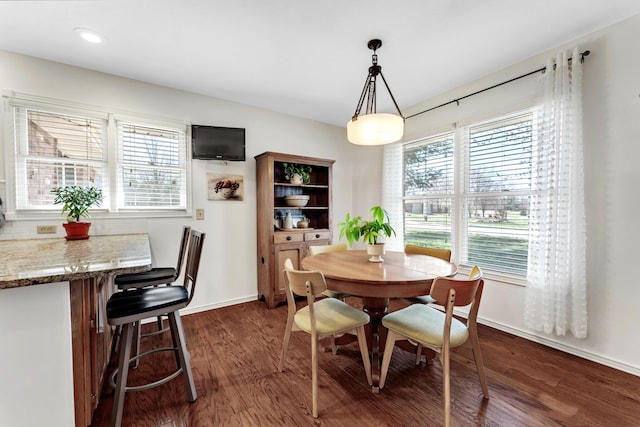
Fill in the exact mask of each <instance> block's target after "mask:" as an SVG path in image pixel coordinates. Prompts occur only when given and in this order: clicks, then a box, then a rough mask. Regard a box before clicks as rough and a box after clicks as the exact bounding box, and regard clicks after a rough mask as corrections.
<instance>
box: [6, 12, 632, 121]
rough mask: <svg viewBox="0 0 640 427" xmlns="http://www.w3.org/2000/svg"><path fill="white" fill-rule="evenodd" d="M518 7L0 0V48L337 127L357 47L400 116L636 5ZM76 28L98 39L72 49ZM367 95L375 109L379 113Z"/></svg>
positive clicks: (350, 88) (360, 71) (383, 101)
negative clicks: (376, 68) (378, 72)
mask: <svg viewBox="0 0 640 427" xmlns="http://www.w3.org/2000/svg"><path fill="white" fill-rule="evenodd" d="M526 5H527V6H525V2H524V1H513V0H483V1H479V0H396V1H391V0H322V1H311V0H173V1H172V0H135V1H131V0H85V1H28V0H27V1H25V0H23V1H6V0H0V49H4V50H8V51H12V52H18V53H22V54H25V55H31V56H35V57H40V58H44V59H48V60H52V61H57V62H62V63H65V64H71V65H75V66H78V67H83V68H88V69H92V70H97V71H102V72H105V73H110V74H115V75H118V76H124V77H128V78H132V79H137V80H142V81H145V82H151V83H155V84H159V85H164V86H169V87H173V88H177V89H182V90H186V91H190V92H195V93H200V94H204V95H209V96H213V97H216V98H221V99H227V100H232V101H237V102H241V103H244V104H249V105H253V106H257V107H261V108H266V109H269V110H273V111H278V112H282V113H287V114H292V115H295V116H299V117H306V118H310V119H314V120H318V121H321V122H325V123H331V124H335V125H339V126H345V124H346V122H347V121H348V120H349V118H350V117H351V116H352V115H353V112H354V110H355V107H356V103H357V100H358V98H359V96H360V92H361V91H362V86H363V84H364V82H365V77H366V74H367V68H368V67H369V65H371V53H372V52H371V51H370V50H369V49H368V48H367V41H368V40H369V39H372V38H380V39H382V42H383V45H382V47H381V48H380V49H379V50H378V52H377V53H378V58H379V64H380V65H381V66H382V70H383V73H384V76H385V77H386V79H387V82H388V83H389V86H390V87H391V90H392V91H393V94H394V96H395V98H396V100H397V101H398V104H399V105H400V108H402V109H404V108H407V107H409V106H411V105H414V104H416V103H418V102H420V101H423V100H425V99H427V98H430V97H432V96H434V95H438V94H440V93H443V92H446V91H448V90H450V89H453V88H455V87H458V86H460V85H462V84H465V83H468V82H470V81H472V80H475V79H477V78H479V77H482V76H484V75H487V74H490V73H492V72H494V71H497V70H500V69H502V68H505V67H507V66H509V65H511V64H514V63H516V62H519V61H521V60H524V59H526V58H529V57H531V56H533V55H535V54H538V53H541V52H543V51H546V50H549V49H552V48H553V47H556V46H558V45H560V44H563V43H565V42H568V41H571V40H572V39H575V38H577V37H580V36H583V35H585V34H588V33H590V32H592V31H594V30H597V29H600V28H603V27H606V26H608V25H610V24H613V23H615V22H618V21H620V20H623V19H625V18H627V17H631V16H633V15H636V14H638V13H640V1H638V0H607V1H604V0H536V1H529V2H526ZM76 27H87V28H90V29H92V30H95V31H97V32H98V33H100V34H102V35H103V36H104V37H105V38H106V42H105V43H103V44H101V45H92V44H89V43H87V42H84V41H83V40H81V39H80V38H79V37H77V36H76V34H74V33H73V29H74V28H76ZM4 89H10V88H4ZM378 92H379V94H378V111H387V110H389V111H391V110H392V108H390V105H389V103H388V102H387V98H388V96H387V94H386V93H385V92H384V90H383V88H382V86H379V87H378ZM212 124H218V123H212ZM220 125H224V124H220Z"/></svg>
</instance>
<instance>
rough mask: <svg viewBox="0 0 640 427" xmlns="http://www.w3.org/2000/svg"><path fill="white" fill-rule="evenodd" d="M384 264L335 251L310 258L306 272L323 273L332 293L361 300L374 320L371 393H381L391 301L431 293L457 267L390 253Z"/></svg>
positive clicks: (369, 335)
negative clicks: (435, 283)
mask: <svg viewBox="0 0 640 427" xmlns="http://www.w3.org/2000/svg"><path fill="white" fill-rule="evenodd" d="M383 259H384V261H383V262H381V263H376V262H370V261H369V255H367V252H366V251H361V250H355V251H335V252H324V253H320V254H317V255H313V256H308V257H306V258H304V259H303V260H302V268H304V269H305V270H312V271H321V272H322V273H323V274H324V277H325V279H326V281H327V287H328V288H329V289H331V290H332V291H336V292H343V293H346V294H349V295H353V296H359V297H362V303H363V309H364V311H365V312H366V313H367V314H369V316H370V318H371V322H370V327H369V328H367V340H368V343H369V346H370V348H371V376H372V380H373V386H372V391H373V392H376V393H377V392H378V391H379V382H380V363H381V359H382V357H381V356H382V355H381V354H380V349H381V348H384V342H381V335H382V340H384V337H386V334H384V333H383V334H381V332H383V331H382V330H381V329H382V328H381V322H382V318H383V317H384V316H385V315H386V314H387V313H388V310H389V299H390V298H406V297H415V296H419V295H426V294H428V293H429V290H430V288H431V283H432V282H433V279H435V278H436V277H438V276H453V275H455V274H456V273H457V267H456V265H455V264H453V263H450V262H447V261H444V260H441V259H439V258H434V257H431V256H427V255H420V254H406V253H404V252H387V253H386V254H385V255H383Z"/></svg>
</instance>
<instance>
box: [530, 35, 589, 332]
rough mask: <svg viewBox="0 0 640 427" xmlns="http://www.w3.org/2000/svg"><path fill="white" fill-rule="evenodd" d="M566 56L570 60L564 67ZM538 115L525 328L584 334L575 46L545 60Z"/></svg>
mask: <svg viewBox="0 0 640 427" xmlns="http://www.w3.org/2000/svg"><path fill="white" fill-rule="evenodd" d="M569 58H572V60H571V61H569ZM542 80H543V84H544V96H543V100H542V103H541V104H540V107H539V109H538V111H537V114H536V124H535V128H534V129H535V130H536V138H538V139H537V143H534V146H535V148H534V153H533V195H532V198H531V211H530V233H529V261H528V262H529V265H528V277H527V290H526V301H525V325H526V326H527V327H529V328H532V329H534V330H536V331H544V332H545V333H548V334H556V335H565V334H566V332H567V331H570V332H571V333H572V334H573V335H574V336H575V337H577V338H584V337H586V336H587V296H586V234H585V209H584V175H583V149H582V146H583V144H582V96H581V82H582V63H581V61H580V53H579V51H578V49H577V48H575V49H573V50H572V51H569V52H562V53H559V54H558V55H557V56H556V57H555V58H553V59H549V60H548V62H547V66H546V71H545V73H544V74H543V77H542Z"/></svg>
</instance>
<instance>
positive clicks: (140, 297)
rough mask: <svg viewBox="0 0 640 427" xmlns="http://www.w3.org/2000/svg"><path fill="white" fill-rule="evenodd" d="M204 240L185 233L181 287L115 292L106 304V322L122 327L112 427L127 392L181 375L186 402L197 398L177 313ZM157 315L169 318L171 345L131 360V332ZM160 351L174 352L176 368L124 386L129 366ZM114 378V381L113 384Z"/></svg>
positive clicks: (189, 292) (188, 296)
mask: <svg viewBox="0 0 640 427" xmlns="http://www.w3.org/2000/svg"><path fill="white" fill-rule="evenodd" d="M204 238H205V233H202V232H200V231H197V230H191V231H190V232H189V245H188V252H187V261H186V267H185V273H184V281H183V283H182V285H172V286H158V287H144V288H137V289H131V290H128V291H124V292H117V293H115V294H113V295H112V296H111V298H109V301H108V302H107V321H108V322H109V324H110V325H112V326H122V333H121V334H122V337H121V339H120V348H119V350H118V367H117V369H116V370H115V371H114V372H113V374H112V376H111V381H110V382H111V385H112V386H114V387H115V394H114V397H113V410H112V413H111V426H112V427H119V426H120V425H121V423H122V411H123V407H124V395H125V393H126V392H128V391H139V390H146V389H149V388H153V387H156V386H159V385H161V384H164V383H166V382H168V381H171V380H172V379H174V378H176V377H177V376H178V375H180V374H182V375H183V376H184V380H185V385H186V388H187V395H188V398H189V401H190V402H194V401H195V400H196V398H197V393H196V388H195V384H194V382H193V374H192V373H191V363H190V355H189V352H188V351H187V345H186V340H185V336H184V330H183V328H182V321H181V320H180V312H179V310H180V309H182V308H184V307H186V306H188V305H189V303H191V300H192V299H193V295H194V293H195V289H196V280H197V278H198V268H199V265H200V257H201V255H202V246H203V244H204ZM160 315H165V316H168V318H169V330H170V331H171V340H172V343H173V346H172V347H160V348H153V349H151V350H149V351H146V352H144V353H142V354H139V355H137V356H135V357H134V358H131V341H132V337H133V332H134V330H137V329H136V328H139V323H140V322H141V321H142V320H144V319H147V318H151V317H157V316H160ZM160 351H172V352H174V353H175V356H176V363H177V365H178V366H177V369H176V370H175V371H174V372H173V373H171V374H169V375H167V376H166V377H164V378H162V379H160V380H157V381H154V382H152V383H149V384H145V385H139V386H127V376H128V373H129V363H130V362H131V361H134V360H138V359H140V358H142V357H144V356H147V355H149V354H152V353H156V352H160ZM114 379H117V380H116V381H114Z"/></svg>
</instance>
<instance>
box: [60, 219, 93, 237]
mask: <svg viewBox="0 0 640 427" xmlns="http://www.w3.org/2000/svg"><path fill="white" fill-rule="evenodd" d="M62 226H63V227H64V229H65V231H66V232H67V235H66V236H65V239H67V240H85V239H88V238H89V227H91V223H90V222H67V223H65V224H62Z"/></svg>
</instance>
